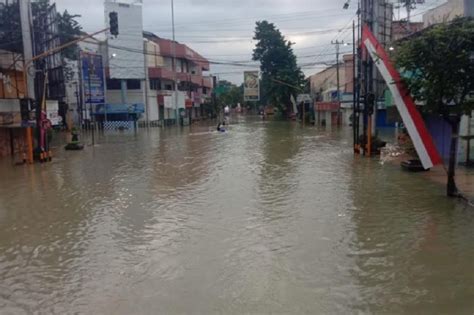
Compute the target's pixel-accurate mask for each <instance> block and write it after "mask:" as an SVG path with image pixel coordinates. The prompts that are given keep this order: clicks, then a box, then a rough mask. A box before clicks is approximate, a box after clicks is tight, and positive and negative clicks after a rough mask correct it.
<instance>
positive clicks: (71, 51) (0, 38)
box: [0, 0, 82, 60]
mask: <svg viewBox="0 0 474 315" xmlns="http://www.w3.org/2000/svg"><path fill="white" fill-rule="evenodd" d="M31 5H32V12H33V19H34V20H35V19H37V18H39V17H42V16H44V15H45V14H46V12H47V11H48V8H49V7H50V1H49V0H38V1H34V2H32V4H31ZM78 17H80V15H71V14H69V12H68V11H67V10H66V11H64V12H63V13H62V14H61V13H57V21H58V36H59V40H60V44H61V45H63V44H66V43H68V42H70V41H73V40H74V39H76V38H77V37H78V36H80V35H81V32H82V27H81V26H80V24H79V22H77V20H76V19H77V18H78ZM35 31H37V30H33V32H35ZM0 49H4V50H7V51H13V52H17V53H21V52H23V43H22V36H21V25H20V8H19V5H18V2H16V1H15V2H9V3H8V4H2V3H0ZM78 49H79V48H78V46H77V45H72V46H70V47H68V48H66V49H65V50H63V52H62V55H63V57H64V58H68V59H72V60H77V57H78Z"/></svg>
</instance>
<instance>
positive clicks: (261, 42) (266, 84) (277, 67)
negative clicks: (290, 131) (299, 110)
mask: <svg viewBox="0 0 474 315" xmlns="http://www.w3.org/2000/svg"><path fill="white" fill-rule="evenodd" d="M254 40H256V41H258V42H257V45H256V47H255V49H254V51H253V60H255V61H260V70H261V72H262V81H261V90H262V98H264V99H267V100H268V102H270V103H271V104H272V105H274V106H275V107H276V108H278V109H279V110H281V111H282V112H287V111H288V110H289V106H290V104H291V103H290V96H291V95H294V96H296V94H298V93H300V92H301V90H302V89H303V88H304V84H305V82H304V74H303V72H302V71H301V69H300V68H299V67H298V65H297V63H296V56H295V54H294V52H293V48H292V45H293V44H292V43H291V42H290V41H287V40H286V39H285V37H284V36H283V35H282V34H281V32H280V30H278V29H277V28H276V27H275V25H274V24H273V23H269V22H267V21H261V22H257V23H256V28H255V36H254Z"/></svg>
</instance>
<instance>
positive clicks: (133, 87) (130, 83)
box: [127, 80, 140, 90]
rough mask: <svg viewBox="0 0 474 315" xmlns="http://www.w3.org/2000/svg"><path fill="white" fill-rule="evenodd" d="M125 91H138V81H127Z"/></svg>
mask: <svg viewBox="0 0 474 315" xmlns="http://www.w3.org/2000/svg"><path fill="white" fill-rule="evenodd" d="M127 90H140V80H127Z"/></svg>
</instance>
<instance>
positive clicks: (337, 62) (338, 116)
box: [331, 40, 344, 125]
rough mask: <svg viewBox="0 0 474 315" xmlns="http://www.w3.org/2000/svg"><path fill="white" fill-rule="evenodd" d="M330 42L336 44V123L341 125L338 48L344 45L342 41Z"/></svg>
mask: <svg viewBox="0 0 474 315" xmlns="http://www.w3.org/2000/svg"><path fill="white" fill-rule="evenodd" d="M331 44H333V45H336V77H337V79H336V80H337V103H338V106H337V125H341V91H340V83H339V82H340V80H339V48H340V45H344V41H339V40H336V41H331Z"/></svg>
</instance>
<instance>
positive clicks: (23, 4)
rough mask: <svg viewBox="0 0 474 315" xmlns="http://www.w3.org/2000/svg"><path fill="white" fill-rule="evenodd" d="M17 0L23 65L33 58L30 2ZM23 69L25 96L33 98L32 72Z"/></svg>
mask: <svg viewBox="0 0 474 315" xmlns="http://www.w3.org/2000/svg"><path fill="white" fill-rule="evenodd" d="M18 2H19V4H20V19H21V35H22V39H23V58H24V63H23V65H25V64H26V62H27V61H28V60H31V59H33V44H32V38H33V37H32V36H31V20H30V10H31V2H30V0H20V1H18ZM32 67H33V65H32ZM33 68H34V67H33ZM23 71H25V72H26V81H27V82H26V91H25V96H26V97H29V98H32V99H35V78H34V74H33V75H31V73H30V71H29V69H23Z"/></svg>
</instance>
